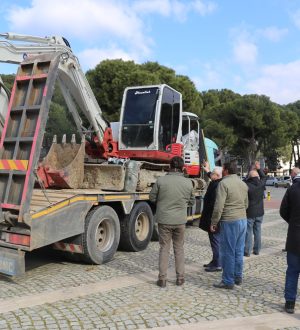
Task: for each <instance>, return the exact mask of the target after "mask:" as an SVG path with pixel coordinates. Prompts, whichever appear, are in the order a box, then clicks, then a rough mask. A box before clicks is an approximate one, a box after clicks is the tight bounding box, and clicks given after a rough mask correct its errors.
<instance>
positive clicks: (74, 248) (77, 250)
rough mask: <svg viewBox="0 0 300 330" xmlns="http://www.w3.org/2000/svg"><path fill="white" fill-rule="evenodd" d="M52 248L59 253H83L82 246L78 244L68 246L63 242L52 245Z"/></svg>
mask: <svg viewBox="0 0 300 330" xmlns="http://www.w3.org/2000/svg"><path fill="white" fill-rule="evenodd" d="M53 248H54V249H55V250H60V251H67V252H73V253H83V247H82V245H78V244H68V243H64V242H56V243H54V244H53Z"/></svg>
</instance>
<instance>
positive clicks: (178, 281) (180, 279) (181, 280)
mask: <svg viewBox="0 0 300 330" xmlns="http://www.w3.org/2000/svg"><path fill="white" fill-rule="evenodd" d="M184 282H185V280H184V278H178V279H177V280H176V285H178V286H181V285H183V284H184Z"/></svg>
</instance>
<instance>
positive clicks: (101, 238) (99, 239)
mask: <svg viewBox="0 0 300 330" xmlns="http://www.w3.org/2000/svg"><path fill="white" fill-rule="evenodd" d="M95 242H96V246H97V249H98V250H100V251H102V252H105V251H107V250H109V249H110V248H111V246H112V244H113V242H114V228H113V223H112V222H111V221H109V219H103V220H102V221H101V222H100V223H99V224H98V226H97V229H96V232H95Z"/></svg>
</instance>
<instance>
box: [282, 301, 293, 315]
mask: <svg viewBox="0 0 300 330" xmlns="http://www.w3.org/2000/svg"><path fill="white" fill-rule="evenodd" d="M284 310H285V311H286V312H287V313H289V314H294V313H295V301H286V302H285V306H284Z"/></svg>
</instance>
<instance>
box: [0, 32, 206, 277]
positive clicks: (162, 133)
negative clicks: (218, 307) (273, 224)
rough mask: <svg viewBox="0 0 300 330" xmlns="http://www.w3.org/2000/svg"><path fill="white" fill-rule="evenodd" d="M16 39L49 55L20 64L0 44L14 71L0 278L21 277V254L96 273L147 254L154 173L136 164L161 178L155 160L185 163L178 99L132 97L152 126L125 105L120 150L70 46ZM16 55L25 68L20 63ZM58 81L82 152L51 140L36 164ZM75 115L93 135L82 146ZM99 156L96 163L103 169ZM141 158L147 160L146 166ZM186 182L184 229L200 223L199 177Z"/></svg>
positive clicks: (3, 151)
mask: <svg viewBox="0 0 300 330" xmlns="http://www.w3.org/2000/svg"><path fill="white" fill-rule="evenodd" d="M5 36H6V37H7V38H8V37H9V38H12V39H13V38H14V36H13V35H11V36H9V35H5ZM16 38H17V37H16ZM18 38H19V39H21V40H24V39H26V40H33V41H34V42H36V41H38V42H41V43H43V42H44V43H46V44H47V46H43V45H42V46H40V45H37V46H36V45H34V46H30V47H28V48H26V49H27V50H28V51H31V52H33V54H31V55H30V56H28V54H26V56H24V55H22V51H21V50H22V49H23V48H22V47H21V46H19V47H20V49H18V48H14V47H12V45H11V44H6V43H5V44H4V45H3V44H0V61H1V60H2V61H7V62H9V61H11V62H13V63H20V66H19V69H18V73H17V75H16V78H15V82H14V86H13V89H12V92H11V97H10V100H9V104H8V109H7V111H5V112H7V113H6V119H5V123H4V127H3V131H2V133H1V140H0V273H3V274H7V275H21V274H23V273H24V272H25V252H29V251H32V250H34V249H38V248H41V247H43V246H49V245H53V246H54V248H56V249H59V250H62V251H65V252H66V253H67V254H68V256H69V257H71V258H75V259H76V260H78V259H79V260H82V261H84V262H88V263H92V264H102V263H105V262H108V261H109V260H111V259H112V258H113V256H114V254H115V252H116V250H117V249H118V247H119V248H121V249H123V250H127V251H141V250H143V249H145V248H146V247H147V246H148V244H149V242H150V240H151V238H152V237H153V236H155V235H157V232H156V229H155V224H154V222H153V213H154V212H155V210H154V206H153V205H151V203H150V202H149V195H148V194H149V191H150V188H151V182H152V183H153V178H151V179H149V173H150V171H148V170H146V169H142V165H141V164H143V166H144V165H145V164H146V165H147V166H148V167H149V166H150V168H161V169H163V168H165V165H166V164H156V163H153V162H151V161H152V160H153V159H154V160H159V161H162V160H163V161H167V160H170V159H171V158H172V157H174V156H175V155H183V154H184V150H183V144H182V143H181V142H180V139H181V135H182V133H181V123H182V107H181V94H180V93H178V92H176V91H175V90H173V89H172V88H170V87H169V86H166V85H160V86H150V87H146V88H144V87H141V88H140V87H139V88H137V89H133V88H131V89H129V90H128V93H131V94H130V95H131V96H130V102H129V103H130V105H131V106H132V104H134V102H135V101H136V99H135V97H138V98H139V100H138V101H141V100H144V99H142V98H140V97H144V96H146V97H147V98H149V99H150V101H151V102H150V104H153V108H149V105H148V104H146V105H145V113H146V114H149V115H151V116H152V117H151V118H150V117H149V118H150V119H151V120H148V119H147V120H148V121H147V122H146V123H143V122H142V123H138V122H136V121H135V120H136V119H135V118H134V116H133V115H134V113H133V111H132V109H133V108H129V110H128V108H127V107H126V102H125V101H124V111H123V117H122V118H123V119H122V120H123V122H122V125H121V128H120V133H123V135H120V136H121V138H120V141H122V149H118V143H117V142H116V141H114V140H113V139H112V131H111V128H110V127H109V124H108V123H107V122H106V121H105V120H104V118H103V117H102V113H101V111H100V108H99V105H98V104H97V102H96V100H95V97H94V94H93V93H92V90H91V88H90V86H89V84H88V82H87V80H86V78H85V76H84V74H83V73H82V70H81V68H80V65H79V63H78V60H77V58H76V57H75V56H74V54H73V53H72V51H71V49H70V47H69V45H68V43H66V42H65V40H64V39H62V38H47V39H45V40H44V39H43V38H35V37H27V38H25V37H24V38H23V37H22V36H21V37H20V36H19V37H18ZM22 38H23V39H22ZM53 40H54V44H52V42H53ZM55 40H57V42H56V41H55ZM49 43H50V44H49ZM3 50H4V52H2V51H3ZM35 52H36V53H35ZM3 54H4V55H3ZM21 55H22V58H25V59H24V61H20V56H21ZM56 81H58V82H59V84H60V86H61V89H62V92H63V95H64V97H65V99H66V103H67V105H68V108H69V110H70V112H71V113H72V115H73V117H74V121H75V124H76V126H77V128H78V131H79V132H80V135H81V136H82V141H81V144H76V142H75V141H74V140H72V141H71V143H66V141H63V142H62V144H57V143H56V141H55V142H54V143H53V145H52V147H51V149H50V151H49V153H48V155H47V156H46V158H45V159H43V160H41V159H40V153H41V148H42V142H43V137H44V132H45V127H46V122H47V118H48V113H49V107H50V102H51V98H52V95H53V91H54V86H55V82H56ZM74 99H75V100H74ZM74 101H76V103H75V102H74ZM127 103H128V102H127ZM77 106H79V107H80V108H81V110H82V112H83V113H84V114H85V115H86V117H87V118H88V120H89V122H90V123H91V125H92V127H93V136H92V137H90V138H89V139H88V141H86V138H85V137H86V136H87V133H88V130H86V129H84V128H83V126H82V121H81V118H80V116H79V115H78V112H77ZM140 109H143V108H140ZM127 110H128V111H129V115H127V113H126V111H127ZM153 111H154V112H153ZM140 112H142V110H141V111H140ZM2 113H3V111H2ZM169 115H171V117H169ZM143 118H145V116H144V117H143ZM168 118H169V119H170V123H171V125H170V123H169V122H168V120H167V119H168ZM143 120H144V119H143ZM198 126H199V125H198ZM188 127H190V124H189V125H188ZM137 136H139V138H137ZM160 138H162V139H160ZM92 139H93V140H92ZM141 143H144V144H145V143H147V145H142V146H141V145H140V144H141ZM200 149H201V148H200ZM200 149H199V150H200ZM127 150H128V151H129V153H130V155H131V156H130V158H131V159H134V157H136V159H137V160H130V159H126V155H127V154H126V152H127ZM119 151H120V152H121V155H122V157H123V158H122V159H119V160H118V159H117V162H121V164H119V163H117V164H113V163H109V161H108V158H109V157H114V156H118V152H119ZM200 151H202V152H203V148H202V149H201V150H200ZM87 154H88V155H89V157H88V158H86V156H87ZM195 155H197V153H193V157H194V156H195ZM67 156H68V157H69V156H71V160H70V159H68V157H67ZM98 157H101V158H102V160H101V161H100V162H99V158H98ZM143 157H144V158H145V159H146V160H147V161H146V162H144V163H143V161H142V159H143ZM114 158H115V157H114ZM186 158H187V159H188V161H189V167H187V169H188V168H190V169H191V170H192V171H193V173H196V172H197V171H198V174H199V157H198V170H197V166H195V165H197V164H196V163H195V162H194V161H193V160H192V158H191V155H189V156H188V157H186ZM103 159H104V160H105V159H106V161H103ZM124 159H125V161H124ZM67 160H68V161H67ZM122 161H124V162H123V163H122ZM195 169H196V171H195ZM143 171H144V172H146V173H144V174H145V177H146V178H145V179H144V181H143V180H142V173H143ZM154 172H155V171H154ZM155 173H160V175H162V174H163V172H161V171H159V172H157V171H156V172H155ZM156 175H157V174H156ZM154 179H155V175H154ZM192 180H193V183H194V188H195V195H196V199H197V203H196V205H195V206H194V207H191V208H189V209H188V210H187V217H188V219H189V220H193V219H195V218H198V217H199V216H200V210H201V199H202V196H203V194H204V189H203V188H204V185H203V180H201V178H199V177H194V178H193V179H192ZM138 182H139V183H141V182H144V185H142V188H139V189H137V187H138ZM57 188H59V189H57Z"/></svg>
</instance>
